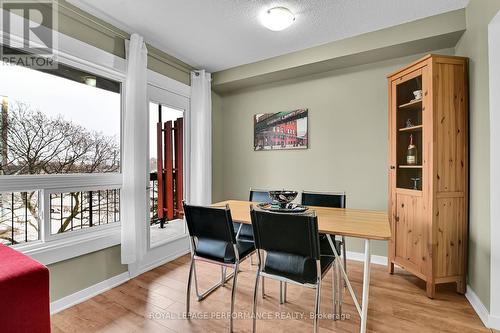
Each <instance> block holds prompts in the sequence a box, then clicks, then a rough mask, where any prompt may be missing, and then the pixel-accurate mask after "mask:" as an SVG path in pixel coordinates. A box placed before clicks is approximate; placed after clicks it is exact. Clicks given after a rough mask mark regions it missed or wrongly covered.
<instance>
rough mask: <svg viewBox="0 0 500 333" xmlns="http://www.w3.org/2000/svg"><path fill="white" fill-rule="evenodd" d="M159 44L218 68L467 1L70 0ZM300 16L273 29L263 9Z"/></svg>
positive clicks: (198, 63) (179, 55)
mask: <svg viewBox="0 0 500 333" xmlns="http://www.w3.org/2000/svg"><path fill="white" fill-rule="evenodd" d="M68 1H69V2H70V3H72V4H74V5H76V6H78V7H80V8H82V9H83V10H86V11H88V12H90V13H92V14H94V15H96V16H97V17H99V18H101V19H104V20H105V21H107V22H109V23H111V24H113V25H115V26H117V27H119V28H121V29H123V30H125V31H127V32H129V33H132V32H137V33H139V34H141V35H143V36H144V38H145V39H146V41H148V42H150V43H151V44H152V45H154V46H155V47H157V48H159V49H161V50H163V51H165V52H167V53H169V54H171V55H173V56H175V57H177V58H179V59H181V60H182V61H184V62H186V63H188V64H190V65H192V66H194V67H197V68H205V69H207V70H209V71H212V72H215V71H219V70H223V69H227V68H231V67H235V66H238V65H243V64H247V63H251V62H255V61H259V60H263V59H267V58H270V57H274V56H279V55H282V54H286V53H290V52H293V51H297V50H302V49H305V48H309V47H313V46H317V45H320V44H324V43H328V42H332V41H335V40H339V39H343V38H346V37H351V36H355V35H359V34H362V33H366V32H370V31H375V30H379V29H383V28H387V27H390V26H394V25H397V24H401V23H405V22H410V21H414V20H418V19H421V18H424V17H427V16H432V15H436V14H440V13H444V12H447V11H451V10H456V9H460V8H464V7H465V6H466V4H467V3H468V0H283V1H275V0H142V1H137V0H105V1H102V0H68ZM275 6H285V7H288V8H289V9H290V10H291V11H292V12H293V13H294V14H295V17H296V20H295V23H294V24H293V25H292V26H291V27H290V28H288V29H286V30H284V31H280V32H274V31H270V30H267V29H266V28H264V27H263V26H262V25H261V24H260V22H259V15H260V13H261V12H262V11H263V10H265V9H268V8H272V7H275Z"/></svg>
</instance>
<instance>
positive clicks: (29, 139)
mask: <svg viewBox="0 0 500 333" xmlns="http://www.w3.org/2000/svg"><path fill="white" fill-rule="evenodd" d="M2 120H3V121H2V124H1V125H2V133H6V135H2V136H1V138H0V140H2V142H1V145H0V146H1V147H3V154H2V155H3V158H2V159H1V160H0V174H3V175H21V174H63V173H64V174H65V173H94V172H115V171H119V168H120V166H119V163H120V160H119V158H120V147H119V141H118V138H116V137H115V136H107V135H104V134H103V133H101V132H97V131H93V130H89V129H87V128H85V127H83V126H81V125H78V124H75V123H73V122H71V121H68V120H65V119H64V118H63V117H62V116H57V117H49V116H47V115H46V114H44V113H42V112H41V111H39V110H34V109H32V108H31V107H30V106H29V105H28V104H25V103H20V102H14V103H11V104H10V109H9V110H8V111H7V110H4V109H2ZM81 195H82V194H81V193H80V192H75V193H70V196H71V197H72V198H71V202H72V203H73V205H72V207H71V208H70V213H69V214H68V215H67V216H65V217H64V221H63V222H62V223H61V228H60V229H59V232H64V231H67V230H68V228H69V226H70V225H71V221H72V219H74V218H75V216H77V215H78V214H80V215H81V213H82V210H83V208H82V205H81V204H80V203H81V200H82V198H81ZM3 196H4V198H2V195H0V209H1V210H2V212H0V239H5V240H7V241H8V242H10V243H16V240H15V239H13V237H12V225H13V223H10V222H11V221H12V220H15V221H23V223H24V220H25V219H26V216H24V217H23V216H17V215H22V214H24V215H26V212H24V210H25V209H26V210H27V211H28V212H29V215H30V221H26V222H27V223H30V224H31V225H33V226H34V227H36V228H38V224H37V223H36V221H37V220H38V218H39V216H38V208H37V207H38V203H37V201H38V196H37V195H35V192H22V193H21V196H15V198H14V199H15V200H14V202H10V201H12V198H10V199H9V200H10V201H9V200H6V199H5V194H4V195H3ZM61 214H62V212H61ZM61 216H62V215H61ZM6 222H9V223H6ZM82 223H83V221H82ZM2 224H3V226H4V227H3V229H2V228H1V225H2ZM5 226H7V227H5Z"/></svg>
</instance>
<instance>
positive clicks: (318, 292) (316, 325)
mask: <svg viewBox="0 0 500 333" xmlns="http://www.w3.org/2000/svg"><path fill="white" fill-rule="evenodd" d="M316 262H317V263H316V266H317V270H318V275H319V276H318V278H317V280H316V281H317V282H316V283H317V284H316V303H315V307H314V314H315V316H314V332H315V333H318V332H319V311H320V305H321V264H320V262H319V260H317V261H316Z"/></svg>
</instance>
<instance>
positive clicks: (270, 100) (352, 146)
mask: <svg viewBox="0 0 500 333" xmlns="http://www.w3.org/2000/svg"><path fill="white" fill-rule="evenodd" d="M434 53H444V54H453V49H447V50H442V51H435V52H434ZM421 56H423V54H421V55H415V56H410V57H404V58H398V59H393V60H388V61H384V62H377V63H371V64H367V65H362V66H357V67H350V68H347V69H342V70H336V71H332V72H325V73H322V74H315V75H312V76H307V77H303V78H300V79H293V80H289V81H283V82H280V83H274V84H269V85H265V86H259V87H256V88H252V89H248V90H244V91H241V92H237V93H233V94H229V95H224V96H223V97H221V98H220V100H216V101H217V103H218V104H216V103H214V105H213V114H214V116H213V118H214V121H216V122H217V123H216V124H215V125H214V131H215V130H217V131H221V130H222V133H223V134H222V135H223V137H222V138H220V137H218V136H217V137H215V138H214V141H215V140H216V141H217V143H218V144H219V145H217V146H214V157H213V159H214V161H217V163H219V165H218V167H221V168H223V170H222V171H220V170H219V171H218V172H217V173H214V181H213V184H214V191H213V193H214V201H216V200H220V199H229V198H234V199H242V200H243V199H247V198H248V190H249V188H250V187H255V188H264V189H267V188H287V189H294V190H297V191H301V190H315V191H346V193H347V206H348V207H349V208H364V209H377V210H387V192H388V185H387V154H388V152H387V149H388V148H387V147H388V142H387V135H388V134H387V133H388V132H387V123H388V107H387V98H388V97H387V79H386V75H387V74H389V73H391V72H394V71H395V70H397V69H398V68H400V67H402V66H405V65H407V64H408V63H410V62H412V61H414V60H416V59H418V58H420V57H421ZM298 108H308V109H309V124H308V125H309V130H308V131H309V142H310V147H309V149H307V150H287V151H257V152H255V151H253V115H254V114H256V113H269V112H278V111H286V110H294V109H298ZM218 135H220V133H219V134H218ZM214 163H215V162H214ZM214 165H215V164H214ZM362 246H363V245H362V242H361V241H360V240H356V239H350V240H349V242H348V249H349V250H351V251H356V252H362V251H363V247H362ZM373 253H374V254H377V255H382V256H387V244H386V243H385V242H374V247H373Z"/></svg>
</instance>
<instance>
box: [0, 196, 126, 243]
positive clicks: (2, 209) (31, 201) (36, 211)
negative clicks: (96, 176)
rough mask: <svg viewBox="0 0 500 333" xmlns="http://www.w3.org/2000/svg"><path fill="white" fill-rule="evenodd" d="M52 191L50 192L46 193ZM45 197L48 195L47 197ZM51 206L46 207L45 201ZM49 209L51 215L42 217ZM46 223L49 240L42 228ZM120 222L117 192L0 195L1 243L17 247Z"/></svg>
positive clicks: (48, 212)
mask: <svg viewBox="0 0 500 333" xmlns="http://www.w3.org/2000/svg"><path fill="white" fill-rule="evenodd" d="M45 191H48V192H45ZM44 193H45V194H44ZM44 196H45V198H46V199H45V200H48V202H45V203H43V200H42V199H43V198H44ZM43 206H45V207H46V211H47V213H46V214H45V215H44V214H42V211H43V210H42V209H41V207H43ZM44 218H45V219H47V220H48V221H47V222H46V223H45V225H46V229H45V230H47V231H46V232H45V235H46V236H45V237H42V236H43V235H42V233H41V230H42V228H41V225H42V221H43V220H44ZM119 221H120V190H119V189H117V188H110V189H99V190H82V191H77V192H62V191H57V190H33V191H23V192H2V193H0V243H2V244H6V245H17V244H22V243H28V242H32V241H37V240H44V239H46V237H49V235H55V234H62V233H68V232H71V231H76V230H81V229H88V228H93V227H97V226H101V225H107V224H111V223H115V222H119Z"/></svg>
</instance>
